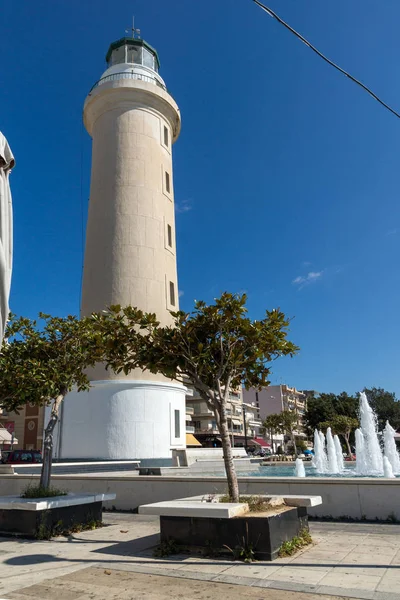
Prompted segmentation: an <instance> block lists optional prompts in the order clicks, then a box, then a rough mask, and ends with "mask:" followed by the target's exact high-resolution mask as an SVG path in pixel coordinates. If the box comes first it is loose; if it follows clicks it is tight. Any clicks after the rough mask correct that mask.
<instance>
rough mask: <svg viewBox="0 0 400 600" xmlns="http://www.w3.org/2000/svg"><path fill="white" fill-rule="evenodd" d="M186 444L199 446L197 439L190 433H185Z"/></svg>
mask: <svg viewBox="0 0 400 600" xmlns="http://www.w3.org/2000/svg"><path fill="white" fill-rule="evenodd" d="M186 446H201V444H200V442H199V440H196V438H195V437H194V435H193V434H192V433H187V434H186Z"/></svg>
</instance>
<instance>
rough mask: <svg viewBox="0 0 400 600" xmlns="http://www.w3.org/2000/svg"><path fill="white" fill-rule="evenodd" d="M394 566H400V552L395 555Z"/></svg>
mask: <svg viewBox="0 0 400 600" xmlns="http://www.w3.org/2000/svg"><path fill="white" fill-rule="evenodd" d="M392 565H400V550H399V551H398V552H396V554H395V555H394V557H393V559H392Z"/></svg>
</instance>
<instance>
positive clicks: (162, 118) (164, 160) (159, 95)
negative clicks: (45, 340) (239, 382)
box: [56, 38, 186, 459]
mask: <svg viewBox="0 0 400 600" xmlns="http://www.w3.org/2000/svg"><path fill="white" fill-rule="evenodd" d="M106 60H107V63H108V69H107V70H106V71H105V73H103V75H102V77H101V78H100V80H99V81H98V82H97V83H96V84H95V85H94V86H93V88H92V89H91V91H90V92H89V95H88V97H87V98H86V101H85V105H84V124H85V127H86V129H87V131H88V133H89V134H90V135H91V137H92V140H93V145H92V171H91V185H90V202H89V213H88V223H87V230H86V248H85V261H84V272H83V282H82V300H81V313H82V314H83V315H87V314H90V313H92V312H98V311H102V310H104V309H106V308H107V307H108V306H111V305H115V304H119V305H121V306H127V305H131V306H135V307H138V308H140V309H141V310H143V311H148V312H154V313H156V315H157V317H158V319H159V321H160V322H161V324H162V325H167V324H171V322H172V318H171V314H170V311H171V310H178V308H179V305H178V281H177V266H176V243H175V219H174V190H173V173H172V144H173V142H175V140H176V139H177V138H178V135H179V132H180V112H179V108H178V107H177V105H176V103H175V101H174V99H173V98H172V97H171V96H170V94H169V93H168V92H167V90H166V87H165V83H164V81H163V80H162V78H161V77H160V75H159V74H158V69H159V59H158V55H157V52H156V51H155V50H154V49H153V48H152V47H151V46H149V44H147V43H146V42H145V41H144V40H141V39H134V38H122V39H121V40H118V41H117V42H114V43H113V44H111V46H110V49H109V51H108V53H107V57H106ZM90 379H91V381H92V388H91V390H90V391H89V392H88V393H79V394H78V393H71V394H68V396H67V397H66V400H65V406H64V409H63V415H62V422H61V425H60V428H59V429H60V432H61V433H60V436H61V439H60V440H59V441H58V446H57V444H56V447H58V456H59V457H61V458H82V459H85V458H104V459H136V458H138V459H141V458H163V459H166V458H167V459H170V458H171V452H172V449H179V448H184V447H185V442H186V437H185V388H184V387H183V386H182V385H180V384H177V383H173V382H171V381H170V380H167V379H165V378H164V377H163V376H161V375H154V374H152V373H150V372H148V371H145V372H142V371H140V370H136V371H132V372H131V373H130V374H129V375H127V376H124V375H116V374H114V373H113V372H112V371H110V370H109V371H106V370H105V369H104V368H103V366H101V365H99V366H98V367H97V368H96V369H94V370H93V371H91V373H90Z"/></svg>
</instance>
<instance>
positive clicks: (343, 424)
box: [319, 415, 359, 456]
mask: <svg viewBox="0 0 400 600" xmlns="http://www.w3.org/2000/svg"><path fill="white" fill-rule="evenodd" d="M358 426H359V422H358V419H355V418H353V417H346V416H345V415H335V416H334V417H333V419H332V420H331V421H325V422H322V423H320V424H319V428H320V429H322V430H326V429H328V427H330V428H331V429H332V432H333V433H334V434H337V435H341V436H343V438H344V441H345V443H346V447H347V453H348V455H349V456H351V454H352V452H351V447H350V435H351V433H352V431H354V429H357V427H358Z"/></svg>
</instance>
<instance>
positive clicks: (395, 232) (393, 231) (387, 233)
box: [386, 229, 400, 235]
mask: <svg viewBox="0 0 400 600" xmlns="http://www.w3.org/2000/svg"><path fill="white" fill-rule="evenodd" d="M399 231H400V229H390V230H389V231H387V232H386V235H396V234H397V233H399Z"/></svg>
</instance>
